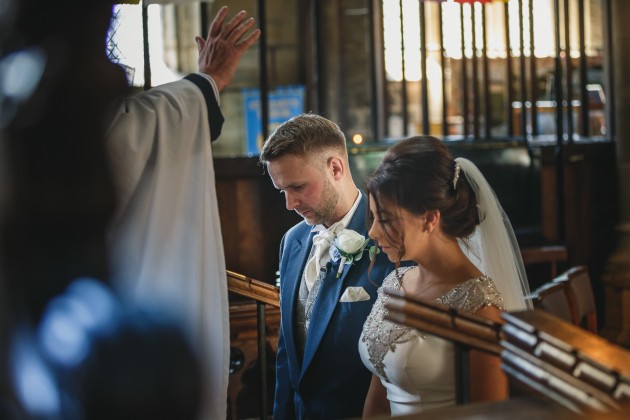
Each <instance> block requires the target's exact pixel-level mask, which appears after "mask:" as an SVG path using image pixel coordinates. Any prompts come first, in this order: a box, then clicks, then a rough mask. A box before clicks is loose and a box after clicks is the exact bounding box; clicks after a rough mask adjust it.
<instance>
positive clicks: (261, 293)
mask: <svg viewBox="0 0 630 420" xmlns="http://www.w3.org/2000/svg"><path fill="white" fill-rule="evenodd" d="M227 277H228V290H229V291H230V292H232V293H236V294H237V295H239V296H244V297H248V298H251V299H254V300H255V301H256V302H261V303H266V304H268V305H271V306H275V307H276V308H279V307H280V289H278V288H277V287H276V286H272V285H270V284H267V283H265V282H262V281H260V280H255V279H252V278H250V277H247V276H244V275H242V274H239V273H235V272H234V271H230V270H227Z"/></svg>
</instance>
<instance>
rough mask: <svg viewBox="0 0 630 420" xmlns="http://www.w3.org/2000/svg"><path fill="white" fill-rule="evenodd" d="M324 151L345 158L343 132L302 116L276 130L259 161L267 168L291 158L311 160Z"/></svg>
mask: <svg viewBox="0 0 630 420" xmlns="http://www.w3.org/2000/svg"><path fill="white" fill-rule="evenodd" d="M325 149H337V150H339V151H340V152H341V153H342V154H343V155H346V154H347V150H346V136H345V135H344V134H343V131H341V129H340V128H339V126H338V125H337V124H335V123H334V122H332V121H330V120H328V119H326V118H324V117H322V116H320V115H316V114H311V113H308V114H300V115H297V116H295V117H293V118H291V119H289V120H287V121H285V122H284V123H282V124H281V125H279V126H278V128H276V130H275V131H274V132H273V133H272V134H271V135H270V136H269V138H268V139H267V141H265V143H264V144H263V147H262V149H261V151H260V158H259V160H260V162H261V163H263V164H264V163H267V162H269V161H272V160H274V159H277V158H279V157H282V156H284V155H289V154H290V155H295V156H300V157H304V158H309V157H312V156H314V155H315V154H316V153H319V152H321V151H323V150H325Z"/></svg>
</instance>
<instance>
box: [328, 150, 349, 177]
mask: <svg viewBox="0 0 630 420" xmlns="http://www.w3.org/2000/svg"><path fill="white" fill-rule="evenodd" d="M326 166H327V169H328V170H329V171H331V173H332V176H333V178H334V179H335V180H337V181H338V180H340V179H342V178H343V176H344V174H345V172H346V165H345V164H344V162H343V159H341V158H340V157H339V156H330V157H329V158H328V160H327V162H326Z"/></svg>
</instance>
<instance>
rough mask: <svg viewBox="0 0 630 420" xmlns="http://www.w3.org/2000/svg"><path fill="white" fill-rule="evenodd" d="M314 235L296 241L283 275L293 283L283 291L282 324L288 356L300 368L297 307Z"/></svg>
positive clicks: (308, 233) (288, 284) (310, 234)
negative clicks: (296, 335) (296, 339)
mask: <svg viewBox="0 0 630 420" xmlns="http://www.w3.org/2000/svg"><path fill="white" fill-rule="evenodd" d="M312 238H313V234H312V233H311V232H310V229H309V230H308V232H307V233H306V234H305V235H303V236H302V237H301V238H299V239H297V240H296V241H295V244H294V245H293V246H292V247H291V249H290V254H289V255H288V261H289V264H287V266H286V267H287V270H286V271H287V272H286V274H282V276H284V278H285V279H286V280H288V281H290V282H291V283H287V286H286V287H284V288H283V289H282V312H283V316H282V322H283V330H284V331H283V332H284V337H285V346H286V348H287V355H288V357H289V358H290V359H291V364H292V365H293V366H300V365H301V360H300V358H299V357H298V355H297V348H296V345H295V335H294V331H295V305H296V302H297V299H298V293H299V290H300V283H301V281H302V271H303V270H304V266H305V265H306V260H307V259H308V255H309V253H310V250H311V243H312ZM294 261H295V262H298V261H300V262H301V264H291V262H294Z"/></svg>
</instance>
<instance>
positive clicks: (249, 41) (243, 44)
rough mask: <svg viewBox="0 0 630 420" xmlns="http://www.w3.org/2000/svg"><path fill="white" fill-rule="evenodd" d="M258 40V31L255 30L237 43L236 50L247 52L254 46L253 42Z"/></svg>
mask: <svg viewBox="0 0 630 420" xmlns="http://www.w3.org/2000/svg"><path fill="white" fill-rule="evenodd" d="M258 38H260V29H256V30H255V31H252V33H250V34H249V35H247V36H246V37H245V38H243V39H241V40H240V41H239V42H237V43H236V48H238V49H241V50H243V51H244V50H247V49H248V48H249V47H251V46H252V45H254V42H256V40H257V39H258Z"/></svg>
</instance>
